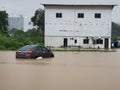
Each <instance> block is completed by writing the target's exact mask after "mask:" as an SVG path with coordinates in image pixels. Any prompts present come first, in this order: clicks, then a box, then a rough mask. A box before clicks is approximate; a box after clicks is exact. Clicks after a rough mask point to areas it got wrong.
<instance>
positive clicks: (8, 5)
mask: <svg viewBox="0 0 120 90" xmlns="http://www.w3.org/2000/svg"><path fill="white" fill-rule="evenodd" d="M42 3H77V4H78V3H79V4H81V3H82V4H117V5H118V6H116V7H114V9H113V19H112V20H113V21H114V22H118V23H120V0H0V10H6V11H7V13H8V14H9V16H18V15H23V16H24V21H25V30H27V29H29V28H31V26H29V25H28V22H30V18H31V17H32V16H33V15H34V12H35V10H36V9H38V8H43V6H41V5H40V4H42Z"/></svg>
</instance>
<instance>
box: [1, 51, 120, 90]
mask: <svg viewBox="0 0 120 90" xmlns="http://www.w3.org/2000/svg"><path fill="white" fill-rule="evenodd" d="M54 54H55V57H54V58H47V59H42V60H36V59H15V52H14V51H0V90H120V85H119V84H120V50H119V49H118V50H117V52H54Z"/></svg>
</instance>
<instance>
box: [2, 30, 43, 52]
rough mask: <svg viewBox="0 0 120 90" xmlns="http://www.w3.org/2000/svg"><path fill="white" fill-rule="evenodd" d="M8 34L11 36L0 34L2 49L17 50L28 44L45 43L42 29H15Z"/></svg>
mask: <svg viewBox="0 0 120 90" xmlns="http://www.w3.org/2000/svg"><path fill="white" fill-rule="evenodd" d="M8 34H9V37H7V36H5V35H3V34H0V50H17V49H18V48H20V47H22V46H24V45H28V44H39V45H43V32H42V31H41V30H36V29H30V30H28V31H26V32H24V31H23V30H16V29H13V30H11V31H9V32H8Z"/></svg>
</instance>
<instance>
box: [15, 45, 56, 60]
mask: <svg viewBox="0 0 120 90" xmlns="http://www.w3.org/2000/svg"><path fill="white" fill-rule="evenodd" d="M37 57H42V58H47V57H54V54H53V53H52V51H50V50H49V49H48V48H46V47H44V46H39V45H26V46H23V47H22V48H20V49H19V50H18V51H16V58H37Z"/></svg>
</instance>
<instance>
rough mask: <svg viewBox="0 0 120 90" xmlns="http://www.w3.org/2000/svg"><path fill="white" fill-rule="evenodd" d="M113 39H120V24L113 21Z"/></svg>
mask: <svg viewBox="0 0 120 90" xmlns="http://www.w3.org/2000/svg"><path fill="white" fill-rule="evenodd" d="M112 39H114V40H118V39H119V40H120V25H119V24H117V23H115V22H112Z"/></svg>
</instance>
